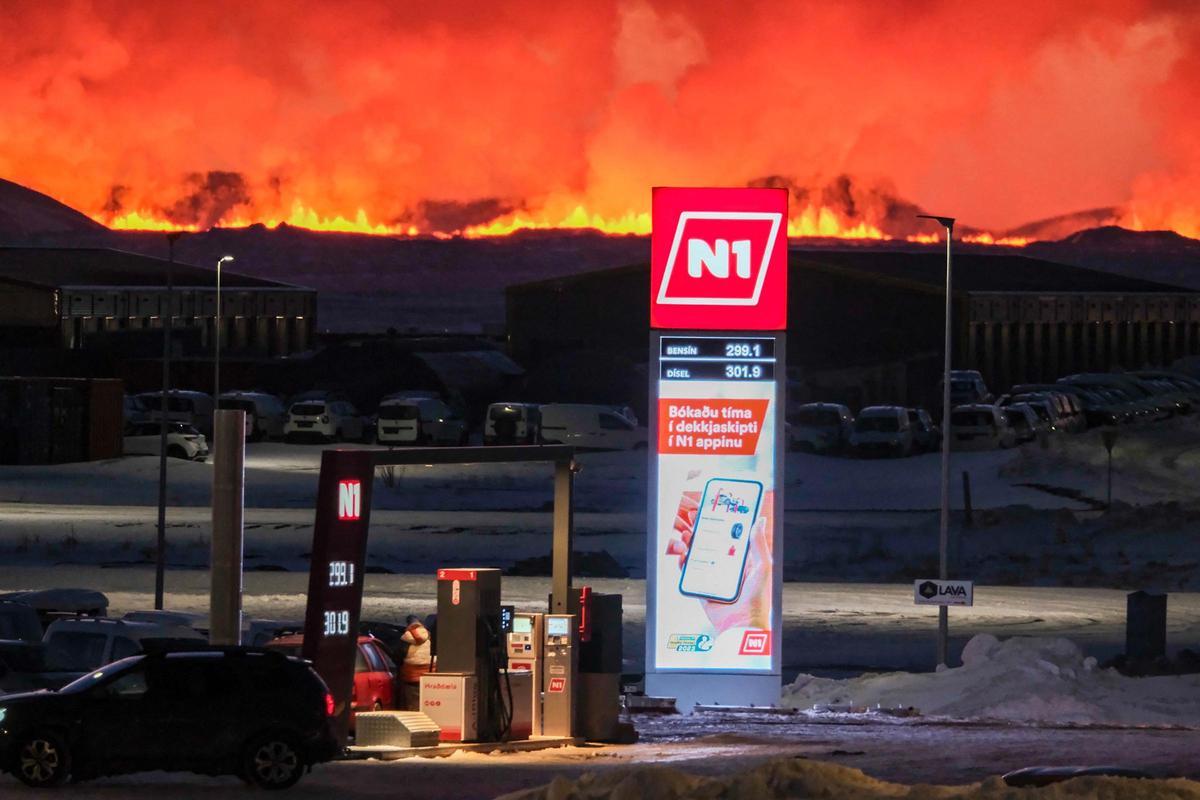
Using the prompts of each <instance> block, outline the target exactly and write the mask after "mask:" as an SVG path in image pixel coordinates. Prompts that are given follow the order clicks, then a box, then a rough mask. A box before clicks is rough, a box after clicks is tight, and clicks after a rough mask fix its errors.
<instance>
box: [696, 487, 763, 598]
mask: <svg viewBox="0 0 1200 800" xmlns="http://www.w3.org/2000/svg"><path fill="white" fill-rule="evenodd" d="M762 494H763V485H762V483H760V482H759V481H748V480H740V479H736V478H712V479H710V480H709V481H708V482H707V483H706V484H705V486H704V491H703V493H702V494H701V496H700V502H699V504H698V506H697V507H696V508H695V509H694V511H693V509H691V508H688V509H686V510H683V511H681V514H682V515H685V516H692V514H694V517H693V520H694V521H693V524H692V525H691V536H690V541H689V542H688V552H687V557H686V559H685V560H684V563H683V572H682V574H681V575H680V576H679V591H680V593H681V594H685V595H688V596H690V597H698V598H702V599H705V600H712V601H715V602H718V603H734V602H736V601H737V599H738V597H739V595H740V594H741V592H742V586H743V583H744V581H745V577H746V556H747V554H748V553H749V550H750V540H751V537H752V535H753V534H754V531H755V522H756V521H757V520H758V511H759V505H760V504H761V502H762ZM689 505H690V504H689ZM681 509H682V504H681ZM678 522H679V520H678V519H677V520H676V527H677V528H678V527H679V525H678Z"/></svg>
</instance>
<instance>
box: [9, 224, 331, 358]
mask: <svg viewBox="0 0 1200 800" xmlns="http://www.w3.org/2000/svg"><path fill="white" fill-rule="evenodd" d="M215 279H216V275H215V272H214V271H213V270H211V269H203V268H200V267H195V266H191V265H188V264H180V263H175V264H169V263H168V262H167V261H166V260H165V259H160V258H152V257H150V256H144V255H138V254H134V253H126V252H122V251H119V250H110V249H103V248H57V247H0V345H2V346H4V347H8V348H13V347H33V348H43V349H49V350H59V351H79V350H87V349H92V348H95V349H101V350H105V351H117V352H120V353H122V354H124V355H134V354H140V355H149V354H150V353H151V352H153V351H154V346H155V345H154V342H157V343H158V344H157V347H158V352H161V340H162V337H161V333H159V334H151V333H149V332H150V331H153V330H155V329H158V330H159V331H161V328H162V324H163V318H164V316H166V315H168V314H169V315H171V317H172V326H173V328H174V329H175V330H176V331H178V332H179V336H178V338H177V344H176V347H177V348H180V349H182V350H183V351H184V353H181V354H187V351H188V350H192V351H197V352H198V351H199V350H201V349H204V348H208V349H211V342H212V336H213V331H214V329H215V320H216V308H217V305H216V304H217V292H216V285H215ZM168 281H170V283H171V287H172V288H170V289H168V285H167V284H168ZM316 309H317V297H316V292H314V291H312V290H310V289H304V288H300V287H297V286H290V285H288V284H284V283H279V282H276V281H269V280H263V279H261V278H253V277H250V276H247V275H242V274H239V273H237V272H236V271H232V270H228V269H223V270H222V271H221V327H222V335H221V342H222V349H223V350H225V351H227V352H228V353H229V354H230V355H232V356H237V355H239V354H243V355H248V356H260V357H275V356H284V355H288V354H290V353H295V352H299V351H303V350H307V349H309V347H310V346H311V344H312V337H313V331H314V326H315V322H316V319H315V317H316Z"/></svg>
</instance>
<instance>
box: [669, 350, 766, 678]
mask: <svg viewBox="0 0 1200 800" xmlns="http://www.w3.org/2000/svg"><path fill="white" fill-rule="evenodd" d="M776 345H777V339H776V337H774V336H758V337H755V336H736V335H730V336H704V335H698V334H693V335H686V336H684V335H680V336H666V335H664V336H662V337H660V339H659V353H658V363H659V376H658V377H659V380H658V399H657V409H656V411H657V437H656V443H657V450H656V454H657V458H656V462H657V464H656V471H655V476H656V480H657V508H656V509H655V519H656V524H655V544H654V549H655V552H654V556H655V557H654V559H653V562H652V568H653V569H654V570H655V575H654V581H653V584H654V587H655V590H654V598H653V601H654V602H653V608H654V624H653V626H652V628H653V631H654V634H653V635H654V642H653V664H654V667H655V669H656V670H660V671H662V670H680V671H688V672H706V671H735V672H764V673H770V672H772V671H773V669H774V664H775V663H776V660H775V659H774V658H773V656H775V655H776V654H775V653H774V652H773V647H772V645H773V643H774V636H773V631H774V630H775V629H776V617H777V613H778V612H777V609H776V608H775V602H776V601H775V584H776V565H775V556H774V554H775V550H776V548H775V536H776V508H777V505H778V501H777V488H778V487H777V475H776V438H777V434H778V433H779V431H778V430H777V427H776V426H777V425H778V422H777V419H778V415H777V413H776V410H777V404H778V402H779V397H778V388H777V383H776V380H775V369H776Z"/></svg>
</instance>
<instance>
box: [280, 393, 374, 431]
mask: <svg viewBox="0 0 1200 800" xmlns="http://www.w3.org/2000/svg"><path fill="white" fill-rule="evenodd" d="M365 433H366V423H365V420H364V419H363V417H362V415H361V414H359V413H358V409H356V408H355V407H354V406H352V405H351V404H350V402H349V401H348V400H330V401H324V400H305V401H302V402H299V403H294V404H293V405H292V407H291V408H289V409H288V417H287V422H286V423H285V424H284V426H283V438H284V439H287V440H288V441H294V440H296V439H300V438H316V439H323V440H325V441H347V440H348V441H362V439H363V437H364V434H365Z"/></svg>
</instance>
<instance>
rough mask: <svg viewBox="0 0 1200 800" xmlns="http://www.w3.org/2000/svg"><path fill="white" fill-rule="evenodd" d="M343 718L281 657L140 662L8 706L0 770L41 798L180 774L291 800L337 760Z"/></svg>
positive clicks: (316, 682) (318, 685)
mask: <svg viewBox="0 0 1200 800" xmlns="http://www.w3.org/2000/svg"><path fill="white" fill-rule="evenodd" d="M334 710H335V709H334V698H333V695H332V694H330V692H329V689H328V687H326V685H325V683H324V681H322V680H321V678H320V677H319V676H318V675H317V673H316V672H315V671H313V669H312V667H311V666H309V665H308V664H307V663H306V662H303V661H300V660H299V659H294V658H287V657H285V656H283V655H282V654H278V653H269V652H263V651H253V650H246V649H243V648H219V649H218V648H204V649H197V650H196V651H190V652H189V651H180V652H162V653H154V654H151V655H143V656H133V657H131V658H126V659H123V660H121V661H119V662H117V663H115V664H112V665H110V666H109V667H107V668H105V669H103V670H95V671H92V672H89V673H88V674H87V675H85V676H83V677H82V678H80V679H78V680H76V681H74V682H73V683H70V684H68V685H67V686H64V687H63V688H62V689H60V690H58V691H55V692H38V693H34V694H19V695H12V696H8V697H3V698H0V719H3V720H4V724H3V725H2V726H0V769H3V770H5V771H7V772H10V773H12V774H13V775H15V776H16V777H17V778H18V779H19V780H20V781H22V782H23V783H25V784H27V785H29V786H33V787H37V788H43V787H50V786H57V785H59V784H62V783H64V782H65V781H67V780H68V779H70V780H72V781H79V780H87V779H90V778H96V777H101V776H104V775H114V774H122V773H129V772H140V771H144V770H177V771H191V772H198V773H202V774H206V775H237V776H238V777H240V778H241V779H242V780H243V781H245V782H246V783H248V784H251V785H252V786H256V787H259V788H263V789H285V788H288V787H290V786H292V785H294V784H295V783H296V782H297V781H298V780H300V778H301V776H302V775H303V774H304V772H305V771H306V770H307V769H308V768H309V767H310V766H311V765H313V764H317V763H321V762H323V761H328V760H330V759H332V758H334V757H335V756H336V755H337V753H338V745H337V740H336V739H335V737H334V733H333V726H332V717H333V714H334ZM168 794H169V793H168Z"/></svg>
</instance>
